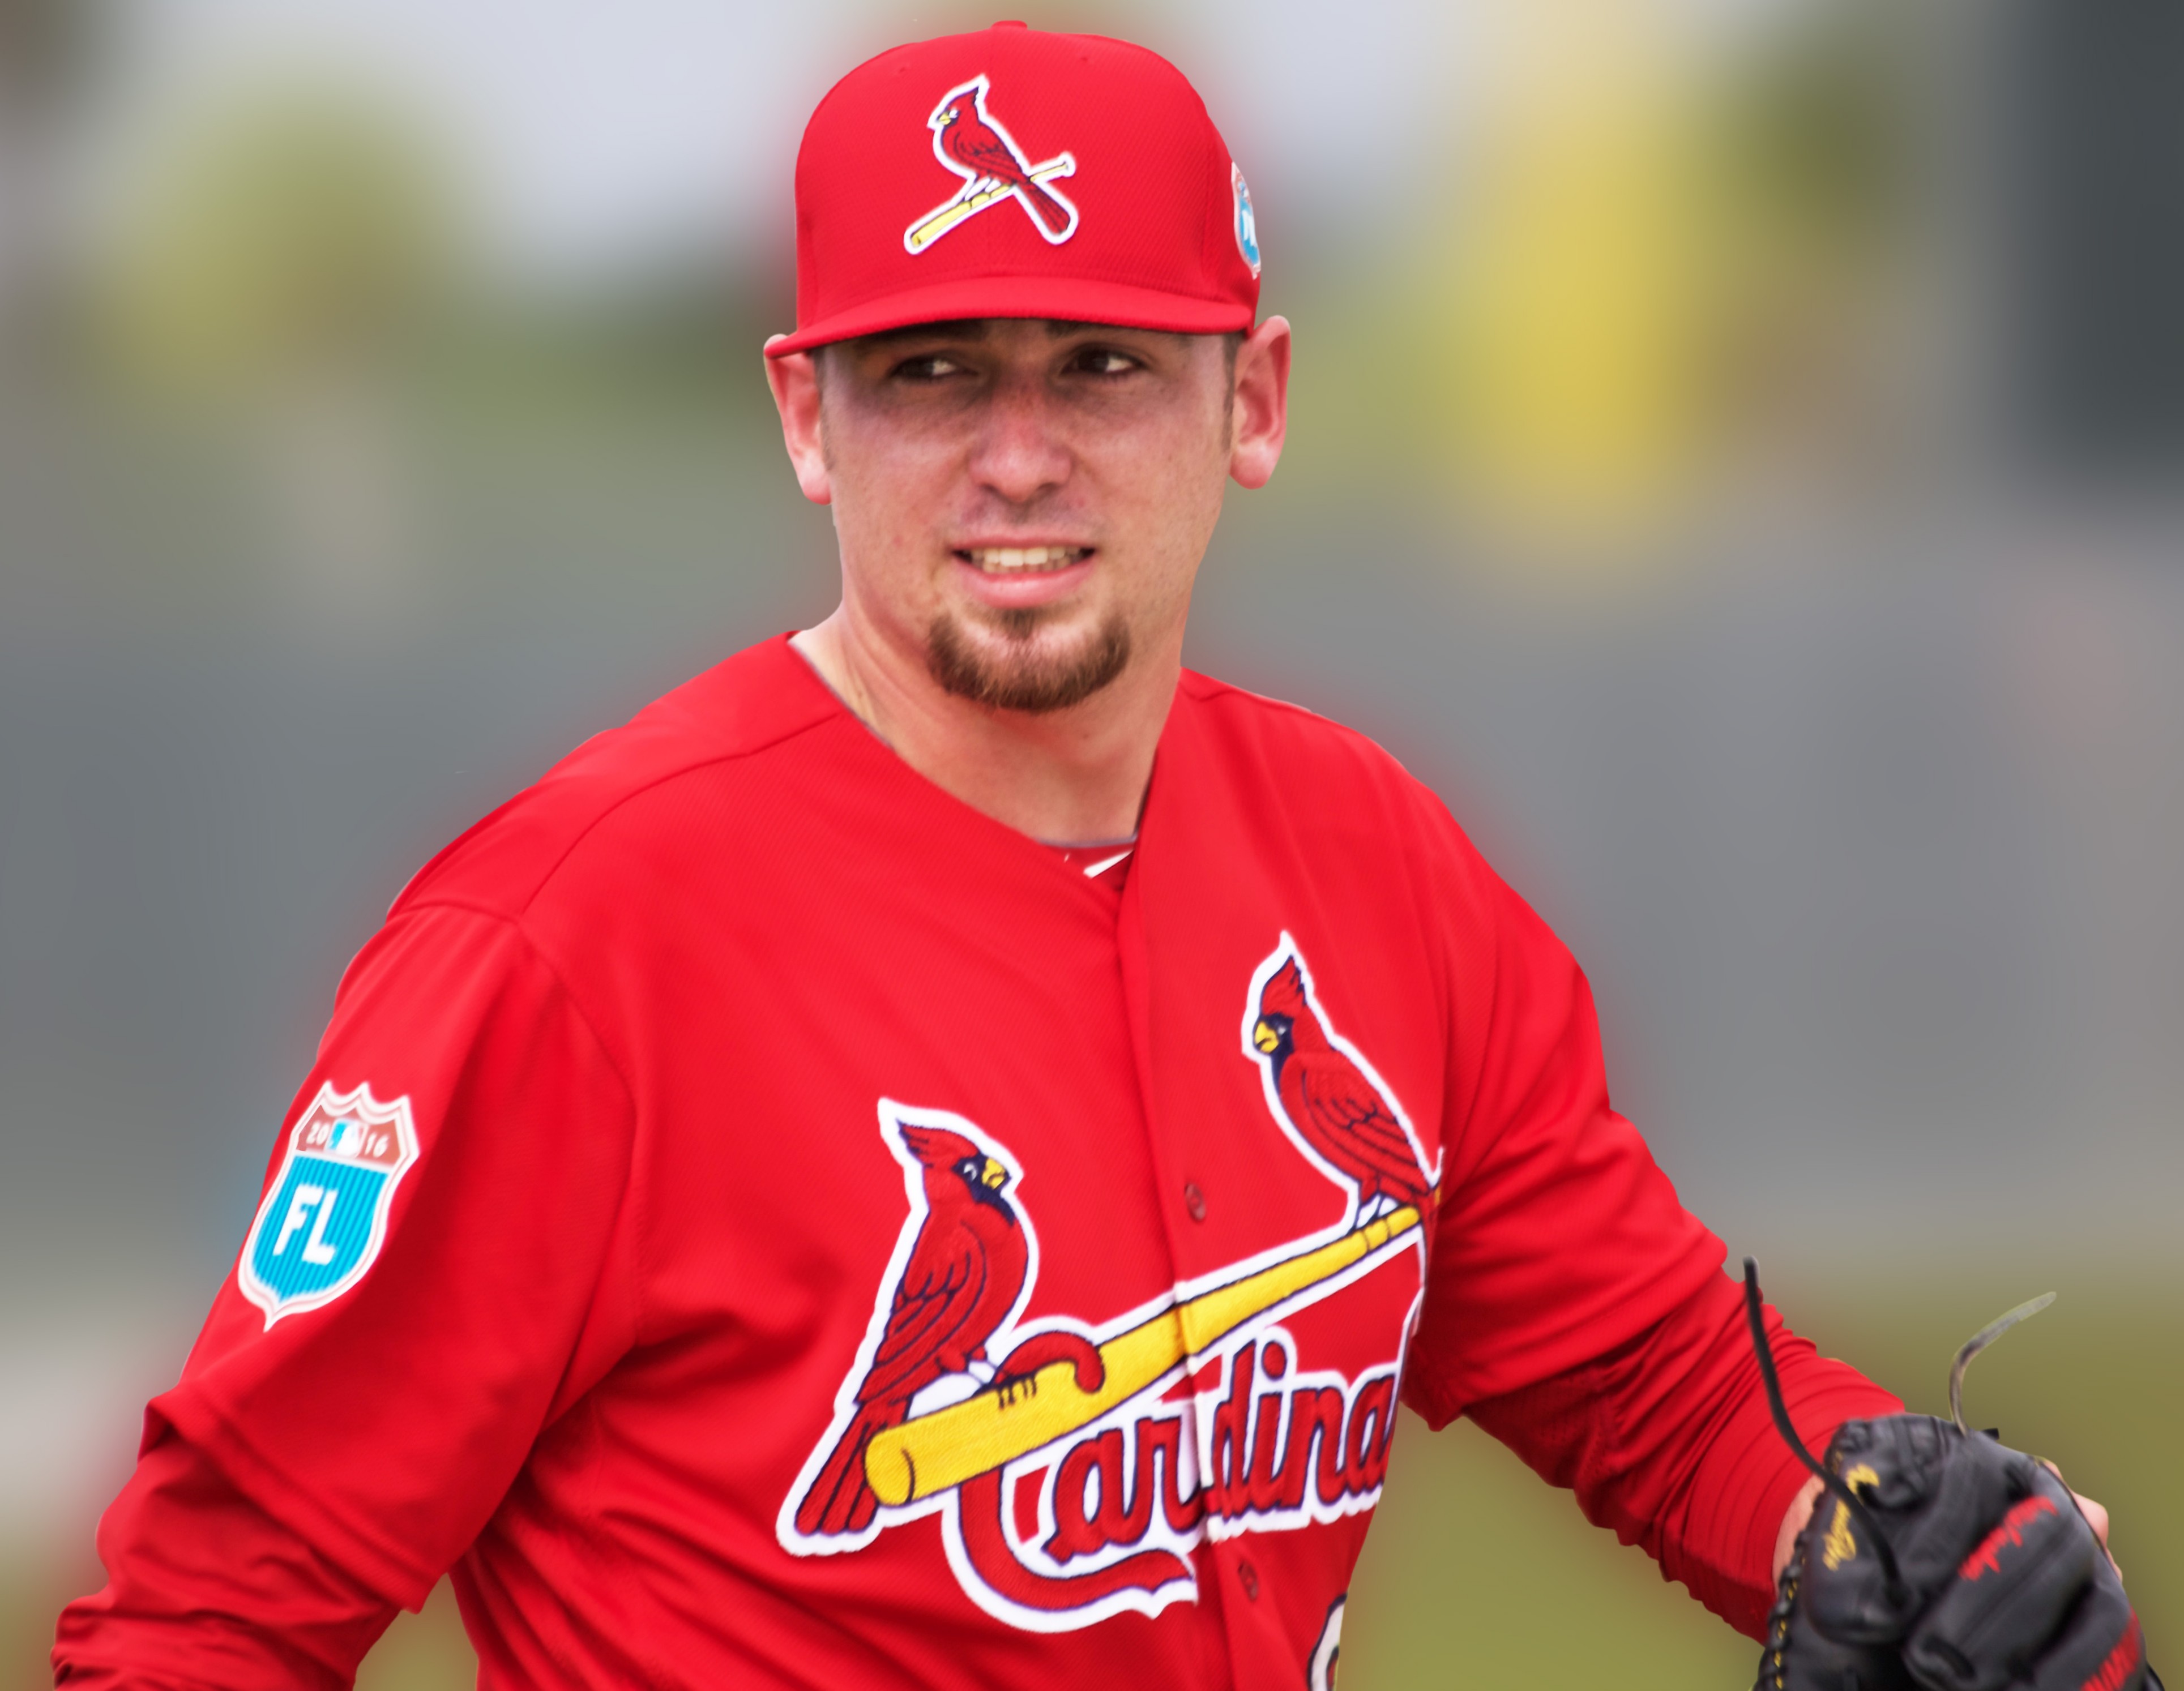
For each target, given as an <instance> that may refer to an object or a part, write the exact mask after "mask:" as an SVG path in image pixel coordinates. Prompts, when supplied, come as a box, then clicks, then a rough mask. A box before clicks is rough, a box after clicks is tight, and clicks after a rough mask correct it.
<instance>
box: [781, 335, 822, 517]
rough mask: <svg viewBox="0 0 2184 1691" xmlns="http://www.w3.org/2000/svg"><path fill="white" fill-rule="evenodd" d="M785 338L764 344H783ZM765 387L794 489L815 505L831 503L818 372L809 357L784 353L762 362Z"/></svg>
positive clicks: (808, 354) (804, 354) (782, 336)
mask: <svg viewBox="0 0 2184 1691" xmlns="http://www.w3.org/2000/svg"><path fill="white" fill-rule="evenodd" d="M787 339H788V337H787V336H786V335H776V336H773V337H772V338H770V339H769V340H768V341H767V342H766V345H768V346H769V347H771V346H772V344H773V342H775V341H784V340H787ZM766 386H767V387H769V388H771V389H772V391H773V408H774V409H775V410H777V411H778V412H780V413H781V439H782V443H783V445H785V446H786V447H787V448H788V461H789V463H790V464H791V465H793V466H794V469H795V470H796V485H797V486H798V487H801V488H802V489H803V490H804V497H805V498H807V499H809V500H811V503H813V504H815V505H824V504H827V503H832V501H833V498H834V488H833V481H831V480H830V479H829V478H828V476H827V449H826V445H825V442H824V441H823V440H822V437H821V435H820V431H819V371H818V369H817V367H816V365H814V364H813V363H812V362H811V353H785V354H784V355H783V356H782V357H780V358H773V357H771V356H769V357H767V358H766Z"/></svg>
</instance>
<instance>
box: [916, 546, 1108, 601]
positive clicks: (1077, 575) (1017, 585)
mask: <svg viewBox="0 0 2184 1691" xmlns="http://www.w3.org/2000/svg"><path fill="white" fill-rule="evenodd" d="M1001 547H1006V548H1015V549H1021V550H1025V551H1030V550H1034V549H1036V548H1039V547H1057V548H1067V549H1069V550H1071V551H1074V552H1081V553H1084V556H1083V557H1081V558H1079V559H1077V560H1076V561H1075V562H1074V563H1071V564H1062V565H1050V566H1048V567H1046V568H1044V569H1027V570H1016V571H1011V572H1009V573H1006V574H989V573H988V572H987V571H986V570H981V569H980V568H979V567H978V565H976V564H973V563H972V561H971V553H974V552H983V551H986V550H988V549H989V548H1001ZM949 557H950V559H951V560H952V561H953V562H954V564H955V565H956V576H957V577H958V579H960V580H961V581H962V582H963V584H964V586H965V587H966V588H967V590H968V591H969V592H970V594H971V596H972V598H975V599H977V600H978V602H979V603H980V604H985V605H989V606H991V607H992V608H993V609H995V610H1022V609H1033V608H1035V607H1037V606H1039V605H1047V604H1054V603H1055V602H1056V600H1057V599H1062V598H1067V597H1068V596H1069V595H1070V594H1071V593H1073V592H1076V591H1077V589H1078V587H1082V586H1083V585H1084V581H1085V580H1086V578H1087V577H1089V576H1090V575H1091V573H1092V570H1093V568H1094V566H1095V565H1097V564H1098V563H1099V561H1100V548H1098V547H1096V546H1093V545H1089V544H1088V543H1087V542H1084V541H1080V540H1073V539H1070V538H1067V537H1045V536H1023V535H1006V536H1000V537H993V538H990V539H989V538H987V537H983V536H980V537H977V538H975V539H971V540H967V541H965V542H963V543H962V544H961V545H959V546H955V547H951V548H950V549H949Z"/></svg>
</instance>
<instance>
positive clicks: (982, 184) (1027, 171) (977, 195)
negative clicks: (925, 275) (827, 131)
mask: <svg viewBox="0 0 2184 1691" xmlns="http://www.w3.org/2000/svg"><path fill="white" fill-rule="evenodd" d="M989 92H991V89H990V86H989V83H988V81H987V79H986V78H985V76H984V75H977V76H973V77H972V79H971V80H970V81H968V82H963V83H959V84H957V85H956V86H955V87H953V88H950V90H949V91H948V92H946V93H945V94H943V95H942V96H941V97H940V103H939V105H937V106H935V107H934V108H933V115H932V116H931V117H929V118H928V119H927V120H925V125H926V127H927V128H928V129H930V130H931V131H933V157H934V158H936V159H939V161H940V162H941V163H942V164H944V165H946V166H947V167H948V168H949V169H950V170H953V171H954V172H955V173H956V175H959V176H961V178H962V179H963V186H961V187H960V188H958V189H957V190H956V195H955V197H954V198H952V199H950V200H949V201H947V202H946V203H944V204H941V205H937V206H935V207H933V209H932V210H931V211H928V213H926V214H925V215H924V216H922V217H921V218H919V219H918V220H917V222H915V223H913V224H911V225H910V227H909V228H907V229H905V231H903V234H902V244H903V245H904V246H905V247H906V248H909V250H910V252H911V254H912V255H913V256H914V255H916V254H917V253H922V252H924V251H925V249H926V248H928V247H930V246H932V244H933V242H936V241H938V240H939V238H940V237H941V236H944V235H945V234H946V233H947V232H948V231H950V230H951V229H954V228H956V226H957V225H960V224H963V223H966V222H967V221H969V220H971V219H972V218H973V217H976V216H977V215H978V214H979V213H980V212H982V211H984V210H987V209H989V208H990V207H993V206H997V205H999V204H1000V203H1001V202H1002V201H1003V200H1006V199H1013V200H1014V201H1016V203H1017V204H1018V205H1020V206H1022V208H1023V213H1024V215H1025V216H1026V217H1028V218H1029V219H1030V220H1031V226H1032V227H1033V228H1034V229H1036V230H1037V231H1039V234H1040V236H1042V237H1043V238H1045V240H1046V241H1047V242H1050V243H1051V244H1052V245H1054V246H1057V247H1058V246H1060V245H1061V243H1062V242H1065V241H1067V239H1068V238H1069V237H1070V236H1073V235H1074V234H1075V233H1076V232H1077V208H1076V207H1075V206H1073V205H1072V204H1071V203H1069V202H1068V201H1067V199H1065V198H1063V197H1062V196H1061V194H1060V193H1058V192H1056V190H1055V187H1054V186H1053V185H1054V183H1055V182H1056V180H1057V179H1059V178H1061V177H1063V176H1071V175H1076V173H1077V160H1076V159H1074V158H1073V157H1072V156H1071V155H1070V154H1069V153H1056V154H1055V156H1054V157H1053V158H1051V159H1048V160H1047V161H1046V162H1045V164H1033V163H1032V162H1031V161H1030V160H1029V159H1027V158H1026V157H1025V156H1024V150H1023V148H1022V147H1019V146H1017V142H1016V137H1015V136H1012V135H1011V134H1010V133H1009V132H1008V131H1007V130H1006V129H1004V128H1002V127H1001V125H1000V120H998V119H997V118H995V116H994V115H993V114H992V113H990V112H989V111H988V110H987V109H986V96H987V95H988V93H989Z"/></svg>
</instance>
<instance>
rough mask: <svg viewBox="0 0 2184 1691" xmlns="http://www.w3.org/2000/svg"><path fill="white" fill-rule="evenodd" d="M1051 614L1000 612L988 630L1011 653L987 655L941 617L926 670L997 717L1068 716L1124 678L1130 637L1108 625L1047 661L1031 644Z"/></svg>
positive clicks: (1117, 624)
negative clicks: (1009, 713)
mask: <svg viewBox="0 0 2184 1691" xmlns="http://www.w3.org/2000/svg"><path fill="white" fill-rule="evenodd" d="M1043 620H1045V612H1044V611H1043V610H1038V609H1025V610H1003V611H996V612H995V613H994V614H993V615H992V616H991V618H990V620H989V626H991V627H994V628H995V629H998V630H999V631H1000V632H1001V633H1002V634H1003V635H1004V636H1006V638H1007V641H1008V645H1009V649H1008V650H1007V651H1006V653H1005V654H1000V655H998V656H996V655H989V654H987V653H985V652H982V651H979V650H977V649H975V648H973V647H972V644H971V642H968V641H967V640H965V639H964V637H963V631H962V628H961V625H960V624H958V623H957V622H956V620H955V618H953V617H951V616H950V615H946V614H945V613H944V614H942V615H939V616H936V617H934V618H933V626H932V627H931V628H929V629H928V631H926V642H925V667H926V669H927V670H928V672H929V673H930V674H931V675H932V676H933V680H934V681H938V682H939V684H940V686H941V687H942V688H943V689H944V690H945V691H947V692H949V693H954V694H955V695H956V697H957V698H967V699H971V700H973V701H974V702H976V703H978V704H984V705H990V706H991V707H992V708H993V709H996V710H1023V711H1029V712H1033V713H1045V712H1047V711H1052V710H1067V709H1068V708H1069V707H1070V706H1071V705H1073V704H1083V703H1084V701H1085V700H1086V699H1088V698H1091V697H1092V695H1093V694H1094V693H1097V692H1099V691H1100V688H1101V687H1106V685H1107V684H1108V683H1109V682H1110V681H1113V680H1114V679H1115V677H1116V676H1119V675H1121V674H1122V673H1123V670H1124V669H1125V668H1126V667H1128V664H1129V661H1130V631H1129V629H1128V627H1127V626H1125V625H1124V623H1123V619H1122V618H1121V617H1120V616H1119V615H1117V616H1112V617H1110V618H1109V619H1108V620H1107V621H1106V623H1105V624H1103V625H1102V626H1100V630H1099V631H1098V632H1097V633H1095V634H1094V635H1093V636H1092V637H1090V638H1089V639H1087V640H1085V641H1083V642H1079V643H1078V644H1077V645H1076V646H1075V647H1074V648H1073V649H1071V650H1068V651H1064V652H1055V653H1043V652H1040V651H1039V650H1038V649H1037V648H1036V647H1035V646H1034V642H1033V637H1034V635H1036V634H1037V633H1038V632H1039V626H1040V624H1041V622H1042V621H1043Z"/></svg>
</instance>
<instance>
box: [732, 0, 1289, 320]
mask: <svg viewBox="0 0 2184 1691" xmlns="http://www.w3.org/2000/svg"><path fill="white" fill-rule="evenodd" d="M1258 307H1259V243H1258V236H1257V231H1256V229H1255V228H1254V226H1253V222H1252V215H1251V193H1250V192H1249V190H1248V189H1246V188H1245V185H1244V173H1243V172H1242V171H1241V170H1238V169H1237V168H1236V164H1235V161H1234V159H1231V158H1230V157H1229V148H1228V146H1227V144H1226V143H1225V142H1223V141H1222V139H1221V135H1220V131H1217V130H1216V129H1215V128H1214V126H1213V120H1212V118H1210V117H1208V116H1207V115H1206V103H1205V102H1204V101H1203V100H1201V99H1200V98H1199V97H1198V92H1197V91H1196V90H1195V89H1194V88H1193V87H1192V86H1190V83H1189V81H1186V80H1185V79H1184V75H1183V73H1182V72H1181V71H1179V70H1177V69H1176V68H1175V67H1174V66H1173V64H1169V63H1168V62H1167V60H1166V59H1164V58H1161V57H1160V55H1159V54H1157V53H1149V52H1147V51H1146V50H1145V48H1144V47H1136V46H1133V45H1132V44H1131V43H1130V42H1120V41H1111V40H1109V39H1107V38H1106V36H1071V35H1056V34H1051V33H1049V32H1048V31H1044V30H1034V29H1027V28H1026V27H1025V26H1024V25H1022V24H996V25H994V26H993V28H991V29H989V30H981V31H978V32H977V33H976V34H973V35H962V36H942V37H940V38H939V39H938V40H935V41H928V42H916V43H915V44H913V45H911V46H909V47H896V48H895V49H894V50H893V51H892V52H889V53H882V54H881V55H880V56H879V57H878V58H873V59H868V60H867V61H866V62H865V63H864V64H861V65H859V66H858V67H857V68H856V69H855V70H852V71H851V72H850V74H849V75H847V76H844V78H843V79H842V80H841V81H839V82H837V83H836V84H835V85H834V86H833V89H832V90H830V91H829V92H828V93H827V97H826V98H825V99H823V100H822V101H821V102H820V103H819V108H818V109H817V110H816V111H815V112H814V113H812V114H811V122H810V123H809V124H808V125H805V131H804V145H803V147H802V149H801V150H800V151H799V153H798V154H797V159H796V332H795V333H794V334H793V335H789V336H787V337H783V338H782V339H780V340H777V341H776V342H773V343H772V345H771V346H769V347H768V348H766V350H767V352H768V353H772V355H773V356H775V357H779V356H780V355H781V354H783V353H793V352H799V351H801V350H802V349H804V348H806V347H816V346H820V345H822V344H824V343H825V342H829V341H843V340H848V339H850V337H853V336H857V335H871V334H876V333H877V332H878V331H881V330H883V329H899V328H901V327H903V326H905V325H908V324H912V323H934V322H942V321H949V320H955V319H958V318H969V317H1045V318H1053V319H1061V320H1069V321H1074V322H1086V323H1118V324H1125V325H1129V326H1131V327H1133V328H1139V329H1169V330H1176V331H1181V332H1184V333H1186V334H1219V333H1223V332H1225V331H1229V330H1235V329H1248V328H1250V327H1251V324H1252V322H1253V320H1255V318H1256V316H1257V314H1258Z"/></svg>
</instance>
